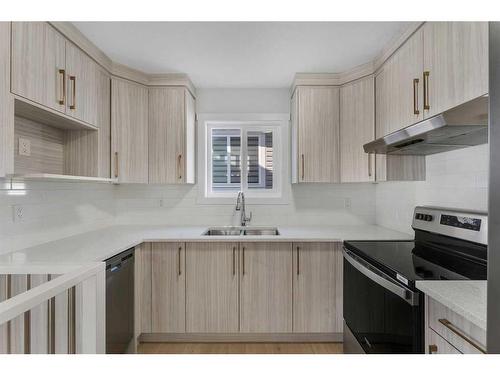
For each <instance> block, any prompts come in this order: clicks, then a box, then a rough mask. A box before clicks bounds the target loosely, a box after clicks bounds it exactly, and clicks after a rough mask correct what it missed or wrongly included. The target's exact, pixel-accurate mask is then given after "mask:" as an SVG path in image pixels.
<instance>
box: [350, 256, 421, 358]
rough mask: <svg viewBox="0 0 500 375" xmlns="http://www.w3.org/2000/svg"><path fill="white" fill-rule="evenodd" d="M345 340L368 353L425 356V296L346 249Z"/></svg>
mask: <svg viewBox="0 0 500 375" xmlns="http://www.w3.org/2000/svg"><path fill="white" fill-rule="evenodd" d="M344 321H345V324H346V330H345V331H346V332H344V337H345V338H346V339H347V340H348V341H349V340H351V341H352V340H353V339H355V340H356V341H357V344H359V345H352V342H351V343H350V344H349V345H345V346H346V349H347V350H346V351H349V349H348V348H349V347H355V346H356V347H358V348H359V347H361V349H362V350H363V351H364V352H365V353H423V352H424V342H423V337H424V314H423V295H422V294H421V293H418V292H415V291H412V290H410V289H408V288H406V287H404V286H402V285H401V284H399V283H397V282H395V281H394V280H393V279H391V278H390V277H389V276H388V275H386V274H384V273H383V272H381V271H380V270H379V269H377V268H374V267H373V266H371V265H369V264H368V263H367V262H366V261H364V260H363V259H361V258H359V257H358V256H356V255H355V254H353V253H352V252H351V251H349V250H347V249H344Z"/></svg>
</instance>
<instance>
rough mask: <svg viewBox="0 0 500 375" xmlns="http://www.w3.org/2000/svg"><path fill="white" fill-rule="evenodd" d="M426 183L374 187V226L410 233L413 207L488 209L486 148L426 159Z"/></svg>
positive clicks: (476, 148)
mask: <svg viewBox="0 0 500 375" xmlns="http://www.w3.org/2000/svg"><path fill="white" fill-rule="evenodd" d="M425 163H426V180H425V181H418V182H382V183H379V184H377V186H376V189H375V196H376V223H377V224H378V225H381V226H384V227H387V228H390V229H395V230H398V231H402V232H407V233H412V232H413V231H412V229H411V220H412V214H413V209H414V208H415V206H417V205H431V206H442V207H454V208H465V209H471V210H484V211H487V209H488V168H489V146H488V145H487V144H486V145H480V146H474V147H468V148H464V149H461V150H456V151H450V152H445V153H440V154H435V155H429V156H427V157H426V162H425Z"/></svg>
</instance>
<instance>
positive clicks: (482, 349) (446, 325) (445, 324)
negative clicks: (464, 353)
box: [438, 319, 486, 354]
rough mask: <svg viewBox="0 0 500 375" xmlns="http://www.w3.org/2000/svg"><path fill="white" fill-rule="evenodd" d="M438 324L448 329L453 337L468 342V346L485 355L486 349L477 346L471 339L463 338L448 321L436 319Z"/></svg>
mask: <svg viewBox="0 0 500 375" xmlns="http://www.w3.org/2000/svg"><path fill="white" fill-rule="evenodd" d="M438 322H439V323H441V324H442V325H444V326H445V327H446V328H448V329H449V330H450V331H451V332H453V333H454V334H455V335H457V336H458V337H460V338H461V339H462V340H464V341H466V342H468V343H469V344H471V345H472V346H473V347H474V348H476V349H477V350H479V351H480V352H481V353H484V354H486V349H485V348H483V347H482V346H481V345H479V344H478V343H476V342H475V341H474V340H472V339H471V338H469V337H467V336H465V335H464V334H463V333H462V332H461V331H460V330H459V329H458V328H457V327H455V326H454V325H453V323H452V322H450V321H449V320H448V319H438Z"/></svg>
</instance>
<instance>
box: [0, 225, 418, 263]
mask: <svg viewBox="0 0 500 375" xmlns="http://www.w3.org/2000/svg"><path fill="white" fill-rule="evenodd" d="M207 228H208V227H207V226H203V227H189V226H182V227H181V226H179V227H169V226H161V225H117V226H110V227H107V228H103V229H99V230H95V231H90V232H86V233H82V234H78V235H75V236H71V237H67V238H63V239H59V240H56V241H52V242H47V243H44V244H41V245H37V246H33V247H29V248H26V249H22V250H18V251H14V252H10V253H6V254H3V255H0V265H2V266H9V265H10V266H12V265H16V266H22V265H23V264H30V265H33V264H38V263H52V264H54V263H79V262H91V261H103V260H105V259H107V258H110V257H112V256H113V255H116V254H118V253H120V252H122V251H124V250H127V249H129V248H131V247H133V246H136V245H139V244H141V243H142V242H161V241H169V242H187V241H190V242H192V241H204V242H207V241H215V242H217V241H245V242H253V241H266V242H269V241H281V242H283V241H297V242H298V241H301V242H318V241H343V240H410V239H412V237H411V236H410V235H409V234H406V233H401V232H396V231H393V230H389V229H386V228H383V227H379V226H376V225H356V226H328V227H326V226H325V227H280V226H278V227H277V228H278V230H279V232H280V235H279V236H203V233H204V232H205V231H206V229H207Z"/></svg>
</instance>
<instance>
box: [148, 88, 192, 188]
mask: <svg viewBox="0 0 500 375" xmlns="http://www.w3.org/2000/svg"><path fill="white" fill-rule="evenodd" d="M149 182H150V183H152V184H194V182H195V101H194V98H193V96H192V95H191V93H190V92H189V90H188V89H186V88H184V87H151V88H149Z"/></svg>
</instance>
